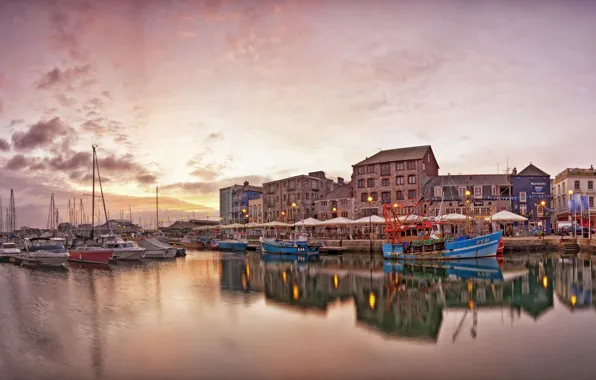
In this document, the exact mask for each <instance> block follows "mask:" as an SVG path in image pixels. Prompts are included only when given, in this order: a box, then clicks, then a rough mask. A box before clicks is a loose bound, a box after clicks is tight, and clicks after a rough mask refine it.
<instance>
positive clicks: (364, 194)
mask: <svg viewBox="0 0 596 380" xmlns="http://www.w3.org/2000/svg"><path fill="white" fill-rule="evenodd" d="M360 200H361V201H362V202H367V200H368V194H366V193H362V194H360Z"/></svg>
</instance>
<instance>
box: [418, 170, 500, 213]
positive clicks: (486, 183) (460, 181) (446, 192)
mask: <svg viewBox="0 0 596 380" xmlns="http://www.w3.org/2000/svg"><path fill="white" fill-rule="evenodd" d="M510 186H511V183H510V181H509V177H508V176H507V175H506V174H458V175H450V174H448V175H440V176H436V177H433V178H431V179H429V180H428V181H427V182H426V183H425V185H424V192H423V194H424V197H425V199H427V200H431V201H432V202H433V203H432V204H431V205H430V206H429V211H428V215H430V216H439V215H447V214H462V215H465V214H466V212H467V210H466V203H465V194H466V191H469V192H470V197H469V199H470V202H471V205H470V215H471V216H476V217H481V216H484V217H486V216H489V215H492V214H494V213H495V212H499V211H503V210H510V209H511V196H510Z"/></svg>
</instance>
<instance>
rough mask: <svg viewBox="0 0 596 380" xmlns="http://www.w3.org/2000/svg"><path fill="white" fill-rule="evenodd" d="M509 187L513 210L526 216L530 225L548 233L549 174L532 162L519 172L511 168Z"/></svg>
mask: <svg viewBox="0 0 596 380" xmlns="http://www.w3.org/2000/svg"><path fill="white" fill-rule="evenodd" d="M511 189H512V190H511V191H512V193H513V194H512V206H513V208H512V210H513V212H515V213H517V214H519V215H522V216H525V217H526V218H528V219H529V222H528V223H529V225H530V227H535V228H539V229H542V230H544V231H546V232H547V233H550V230H551V226H550V212H549V211H548V209H547V208H548V206H549V204H550V199H551V196H550V190H551V189H550V174H547V173H545V172H543V171H542V170H540V169H538V168H537V167H536V166H534V165H532V164H530V165H528V166H527V167H526V168H525V169H524V170H522V171H521V172H519V173H517V170H516V169H513V173H511ZM543 202H544V205H543V204H542V203H543Z"/></svg>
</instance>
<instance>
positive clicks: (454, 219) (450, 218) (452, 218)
mask: <svg viewBox="0 0 596 380" xmlns="http://www.w3.org/2000/svg"><path fill="white" fill-rule="evenodd" d="M440 220H441V221H442V222H447V223H461V222H465V221H466V216H465V215H462V214H447V215H443V216H441V218H440Z"/></svg>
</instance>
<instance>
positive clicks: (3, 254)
mask: <svg viewBox="0 0 596 380" xmlns="http://www.w3.org/2000/svg"><path fill="white" fill-rule="evenodd" d="M20 253H21V250H20V249H19V248H18V247H17V245H16V244H15V243H13V242H12V241H7V242H5V243H2V246H0V262H2V261H8V260H10V258H11V257H15V256H16V255H18V254H20Z"/></svg>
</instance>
